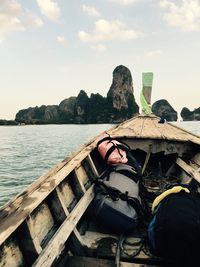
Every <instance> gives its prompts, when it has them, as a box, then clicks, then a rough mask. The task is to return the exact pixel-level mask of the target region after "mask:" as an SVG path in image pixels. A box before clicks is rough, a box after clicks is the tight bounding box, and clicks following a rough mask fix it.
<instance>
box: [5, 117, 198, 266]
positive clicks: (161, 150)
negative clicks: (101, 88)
mask: <svg viewBox="0 0 200 267" xmlns="http://www.w3.org/2000/svg"><path fill="white" fill-rule="evenodd" d="M108 133H109V134H111V135H112V136H113V137H115V138H116V139H118V140H123V142H126V143H127V144H128V145H129V146H130V147H131V149H132V153H133V155H134V156H135V157H136V158H137V159H138V161H139V162H140V163H141V165H142V166H143V172H144V185H145V186H146V188H147V189H149V190H155V191H156V190H157V192H162V190H163V188H164V186H165V185H166V184H167V183H170V182H173V178H174V174H177V173H178V178H179V181H180V182H185V183H188V182H189V181H190V180H191V179H196V180H197V181H200V172H199V170H200V168H199V167H200V166H199V164H200V156H199V154H198V153H199V152H200V137H199V136H197V135H194V134H191V133H189V132H187V131H184V130H182V129H180V128H178V127H176V126H174V125H172V124H169V123H164V124H160V123H159V118H157V117H155V116H138V117H135V118H133V119H130V120H128V121H126V122H123V123H121V124H120V125H117V126H115V127H113V128H112V129H110V130H109V131H108ZM96 140H97V139H96V138H94V139H92V140H91V141H90V142H88V143H87V144H85V145H83V147H81V148H80V149H79V150H78V151H76V152H75V153H74V154H73V155H72V156H71V157H69V158H66V159H64V160H63V161H62V162H60V163H58V164H57V165H56V166H54V167H53V168H52V169H51V170H50V171H49V172H48V173H46V174H45V175H43V176H41V177H40V178H39V179H38V180H37V181H35V182H34V183H33V184H31V185H30V186H29V187H28V188H27V189H26V190H25V191H24V192H22V193H21V194H19V195H18V196H16V197H15V198H14V199H12V200H11V201H10V202H9V203H8V204H6V205H5V206H4V207H3V208H2V209H1V210H0V222H1V224H0V267H3V266H6V267H11V266H12V267H19V266H48V267H49V266H95V265H96V264H98V265H97V266H113V262H114V261H115V258H116V254H117V250H118V239H119V236H117V235H112V234H110V233H108V232H106V231H102V229H101V225H98V222H96V221H95V219H94V217H93V213H92V204H91V203H92V200H93V198H94V179H98V178H99V177H100V176H101V175H102V173H103V172H104V171H105V168H106V165H105V163H104V162H103V160H102V159H101V157H100V155H99V154H98V152H97V149H96V143H97V141H96ZM127 240H129V243H131V244H133V243H134V244H135V245H134V246H133V245H126V247H125V248H124V250H123V251H121V255H120V259H121V265H120V266H124V267H128V266H140V264H142V266H145V265H146V266H153V265H154V264H156V265H160V266H162V259H158V258H156V257H154V256H152V255H150V253H148V252H147V253H145V251H144V249H143V250H141V251H140V242H139V241H140V237H138V236H135V235H134V233H133V235H130V236H128V237H127ZM137 252H138V253H137ZM136 254H137V255H136Z"/></svg>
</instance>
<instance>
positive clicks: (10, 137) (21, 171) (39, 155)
mask: <svg viewBox="0 0 200 267" xmlns="http://www.w3.org/2000/svg"><path fill="white" fill-rule="evenodd" d="M174 124H175V125H177V126H179V127H182V128H184V129H186V130H188V131H190V132H193V133H195V134H199V135H200V122H176V123H174ZM111 127H112V125H111V124H90V125H74V124H73V125H29V126H0V206H2V205H4V204H5V203H6V202H8V201H9V200H10V199H11V198H12V197H13V196H15V195H17V194H18V193H20V192H22V191H23V190H24V189H25V188H26V187H27V185H29V184H30V183H31V182H33V181H34V180H36V179H37V178H38V177H39V176H41V175H43V174H44V173H46V172H47V171H48V170H49V169H51V168H52V167H53V166H54V165H55V164H57V163H58V162H60V161H61V160H63V159H64V158H65V157H67V156H69V155H70V153H72V152H73V151H75V150H76V149H78V147H79V146H80V145H82V144H84V143H86V142H87V141H89V140H90V139H91V138H93V137H95V136H97V135H98V134H99V133H101V132H103V131H104V130H107V129H109V128H111Z"/></svg>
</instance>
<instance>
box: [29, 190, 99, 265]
mask: <svg viewBox="0 0 200 267" xmlns="http://www.w3.org/2000/svg"><path fill="white" fill-rule="evenodd" d="M93 189H94V185H92V186H91V187H90V188H89V189H88V190H87V191H86V193H85V195H84V196H83V197H82V198H81V199H80V201H79V202H78V204H77V205H76V207H75V208H74V209H73V211H72V212H71V213H70V215H69V216H68V217H67V219H66V220H65V221H64V222H63V224H62V225H61V226H60V228H59V229H58V231H57V232H56V234H55V235H54V236H53V237H52V239H51V240H50V242H49V243H48V244H47V246H46V247H45V248H44V249H43V251H42V253H41V254H40V256H39V258H38V259H37V260H36V262H35V263H34V264H33V266H35V267H36V266H37V267H39V266H42V267H45V266H46V267H49V266H51V264H52V263H53V262H54V260H55V259H56V258H57V257H58V256H59V255H60V253H61V252H62V250H63V248H64V245H65V242H66V240H67V239H68V237H69V235H70V234H71V233H72V231H73V230H74V228H75V227H76V225H77V223H78V221H79V220H80V218H81V217H82V215H83V214H84V212H85V210H86V209H87V207H88V205H89V204H90V202H91V201H92V199H93V197H94V190H93Z"/></svg>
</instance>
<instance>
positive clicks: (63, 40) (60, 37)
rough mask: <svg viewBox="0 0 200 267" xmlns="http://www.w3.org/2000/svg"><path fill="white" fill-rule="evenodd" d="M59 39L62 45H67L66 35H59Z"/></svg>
mask: <svg viewBox="0 0 200 267" xmlns="http://www.w3.org/2000/svg"><path fill="white" fill-rule="evenodd" d="M57 41H58V42H59V43H60V44H62V45H64V46H67V40H66V39H65V37H64V36H61V35H59V36H57Z"/></svg>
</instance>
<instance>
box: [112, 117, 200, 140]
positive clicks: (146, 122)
mask: <svg viewBox="0 0 200 267" xmlns="http://www.w3.org/2000/svg"><path fill="white" fill-rule="evenodd" d="M159 120H160V118H159V117H156V116H154V115H153V116H142V115H140V116H137V117H134V118H132V119H130V120H128V121H125V122H123V123H121V124H120V125H119V127H116V128H115V129H112V130H110V131H108V133H109V134H111V135H114V136H116V137H123V136H124V137H129V138H135V139H147V138H148V139H149V138H150V139H162V140H174V141H181V142H187V141H188V142H189V141H190V142H193V143H195V144H199V145H200V137H199V136H198V135H195V134H192V133H189V132H188V131H186V130H184V129H181V128H179V127H177V126H175V125H174V124H172V123H168V122H166V123H158V121H159Z"/></svg>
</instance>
